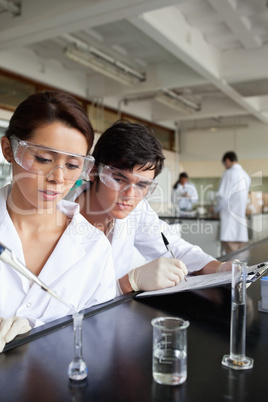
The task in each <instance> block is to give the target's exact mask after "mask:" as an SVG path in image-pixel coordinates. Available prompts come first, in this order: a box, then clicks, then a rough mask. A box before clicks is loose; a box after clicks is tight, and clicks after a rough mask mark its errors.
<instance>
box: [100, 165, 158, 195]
mask: <svg viewBox="0 0 268 402" xmlns="http://www.w3.org/2000/svg"><path fill="white" fill-rule="evenodd" d="M98 173H99V178H100V180H101V182H102V183H104V184H105V185H106V186H108V187H110V188H111V189H113V190H115V191H120V192H121V191H127V190H128V189H129V188H130V187H133V189H134V195H135V196H136V197H145V196H146V195H151V194H153V192H154V190H155V188H156V186H157V181H156V180H153V179H148V178H147V177H145V176H142V175H139V174H137V173H131V172H129V171H127V170H121V169H117V168H116V167H112V166H107V165H103V164H102V163H101V164H100V165H99V169H98Z"/></svg>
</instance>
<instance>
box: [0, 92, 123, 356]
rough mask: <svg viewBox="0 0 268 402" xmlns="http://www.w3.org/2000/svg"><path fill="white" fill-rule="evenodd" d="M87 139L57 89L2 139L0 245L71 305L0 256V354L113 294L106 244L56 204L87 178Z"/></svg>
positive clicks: (22, 111)
mask: <svg viewBox="0 0 268 402" xmlns="http://www.w3.org/2000/svg"><path fill="white" fill-rule="evenodd" d="M93 139H94V131H93V129H92V126H91V124H90V122H89V120H88V117H87V115H86V113H85V111H84V110H83V109H82V107H81V106H80V105H79V103H78V102H77V101H76V100H75V99H74V98H73V97H71V96H70V95H67V94H65V93H62V92H57V91H55V92H54V91H47V92H43V93H42V92H41V93H38V94H34V95H31V96H29V97H28V98H27V99H26V100H25V101H23V102H22V103H21V104H20V105H19V106H18V107H17V109H16V110H15V112H14V114H13V116H12V118H11V120H10V124H9V127H8V128H7V130H6V133H5V135H4V137H3V138H2V139H1V145H2V151H3V155H4V157H5V158H6V160H7V161H8V162H9V163H10V164H11V165H12V173H13V174H12V183H11V184H10V185H7V186H5V187H4V188H2V189H1V190H0V243H1V244H2V245H3V246H4V247H6V248H8V249H10V250H12V251H13V252H14V254H15V256H16V257H17V259H18V260H19V261H20V262H21V263H22V264H24V265H25V266H26V267H27V268H28V269H29V270H30V271H31V272H32V273H33V274H35V275H36V276H38V277H39V278H40V280H41V281H42V282H43V283H45V284H46V285H47V286H49V287H50V288H52V290H53V291H55V292H56V293H57V295H58V296H59V297H60V298H61V299H62V300H63V301H65V302H67V303H68V304H69V305H70V308H68V307H66V306H65V305H64V304H61V303H60V302H59V301H58V300H57V299H54V298H53V297H51V296H50V295H49V294H48V293H47V292H44V290H43V289H41V287H39V286H38V285H37V284H36V283H31V282H30V281H29V280H28V279H27V278H25V277H24V276H23V275H22V274H20V273H19V272H17V271H16V270H15V269H14V268H12V267H11V266H10V265H9V264H7V263H6V262H4V261H2V260H1V259H0V317H1V318H0V352H1V351H2V350H3V348H4V346H5V344H6V343H7V342H10V341H11V340H12V339H13V338H14V337H15V336H16V335H17V334H21V333H25V332H27V331H29V330H30V329H31V328H33V327H35V326H38V325H42V324H44V323H47V322H50V321H52V320H55V319H58V318H60V317H63V316H66V315H68V314H72V313H73V311H75V310H77V311H79V310H81V309H84V308H86V307H90V306H92V305H95V304H98V303H103V302H106V301H108V300H110V299H112V298H114V296H115V291H116V286H115V283H116V281H115V275H114V270H113V260H112V253H111V246H110V244H109V242H108V240H107V239H106V237H105V236H104V235H103V234H102V233H101V232H100V231H99V230H97V229H96V228H94V227H93V226H92V225H90V224H89V223H88V222H87V221H86V219H85V218H83V216H82V215H81V214H80V213H79V206H78V205H77V204H76V203H72V202H69V201H65V200H62V198H63V197H64V196H65V195H66V194H67V193H68V191H69V190H70V189H71V187H72V186H73V184H74V183H75V182H76V181H77V180H78V179H79V177H84V178H88V175H89V172H90V170H91V168H92V166H93V164H94V158H93V157H91V156H89V151H90V149H91V147H92V143H93Z"/></svg>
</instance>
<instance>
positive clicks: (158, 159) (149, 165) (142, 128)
mask: <svg viewBox="0 0 268 402" xmlns="http://www.w3.org/2000/svg"><path fill="white" fill-rule="evenodd" d="M92 155H93V156H94V158H95V165H96V166H97V167H98V166H99V164H100V163H103V164H104V165H109V166H114V167H117V168H118V169H122V170H129V171H132V170H133V168H134V167H135V166H137V165H140V170H155V176H154V177H156V176H157V175H158V174H159V173H160V172H161V170H162V168H163V164H164V159H165V157H164V155H163V152H162V146H161V144H160V142H159V141H158V139H157V138H156V137H155V135H154V132H153V130H152V129H151V128H150V127H148V126H146V125H142V124H134V123H130V122H129V121H126V120H119V121H117V122H115V123H114V124H113V125H112V126H111V127H109V128H108V129H107V130H106V131H104V133H103V134H102V135H101V136H100V138H99V140H98V141H97V143H96V145H95V148H94V151H93V153H92Z"/></svg>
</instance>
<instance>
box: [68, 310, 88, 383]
mask: <svg viewBox="0 0 268 402" xmlns="http://www.w3.org/2000/svg"><path fill="white" fill-rule="evenodd" d="M83 317H84V314H82V313H75V314H73V323H74V359H73V360H72V361H71V363H70V364H69V367H68V376H69V378H70V380H72V381H82V380H85V379H86V378H87V372H88V369H87V365H86V362H85V361H84V359H83V357H82V322H83Z"/></svg>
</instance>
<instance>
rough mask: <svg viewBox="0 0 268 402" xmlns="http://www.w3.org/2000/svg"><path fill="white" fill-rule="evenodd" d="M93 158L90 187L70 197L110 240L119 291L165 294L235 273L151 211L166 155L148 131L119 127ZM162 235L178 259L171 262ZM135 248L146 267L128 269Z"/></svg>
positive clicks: (104, 136) (99, 143) (106, 137)
mask: <svg viewBox="0 0 268 402" xmlns="http://www.w3.org/2000/svg"><path fill="white" fill-rule="evenodd" d="M92 155H93V156H94V158H95V166H94V168H93V170H92V172H91V174H90V175H91V182H90V183H86V184H84V185H82V186H81V187H80V188H78V189H75V191H74V193H70V194H68V198H70V199H76V202H78V203H79V204H80V208H81V214H82V215H83V216H84V217H85V218H86V219H87V220H88V221H89V222H90V223H91V224H92V225H94V226H95V227H97V228H99V229H100V230H102V231H103V232H104V233H105V234H106V236H107V237H108V239H109V240H110V242H111V245H112V250H113V260H114V268H115V274H116V278H117V279H118V282H117V284H118V285H119V289H118V291H119V292H123V293H126V292H129V291H132V290H135V291H138V290H156V289H162V288H166V287H170V286H174V285H176V284H178V283H179V282H180V281H182V280H184V278H185V275H187V273H188V272H189V273H191V274H196V273H198V274H209V273H215V272H218V271H224V270H230V269H231V262H230V261H229V262H225V263H221V262H220V261H217V260H215V258H213V257H211V256H209V255H208V254H206V253H205V252H203V251H202V250H201V248H200V247H198V246H194V245H192V244H190V243H188V242H186V241H184V240H183V239H181V238H180V237H179V236H178V235H176V234H174V233H173V232H172V227H171V226H169V225H168V224H167V223H165V222H163V221H161V220H160V219H159V218H158V215H157V213H156V212H155V211H154V210H153V209H152V208H151V207H150V205H149V203H148V201H147V199H146V196H148V195H151V194H152V193H153V191H154V189H155V187H156V185H157V182H156V180H155V177H156V176H157V175H158V174H159V173H160V172H161V170H162V167H163V162H164V155H163V153H162V147H161V144H160V142H159V141H158V140H157V139H156V138H155V136H154V133H153V132H152V130H151V129H150V128H149V127H147V126H144V125H140V124H132V123H129V122H126V121H119V122H116V123H115V124H114V125H113V126H111V127H110V128H108V129H107V130H106V131H105V132H104V133H103V134H102V135H101V136H100V138H99V140H98V141H97V143H96V145H95V148H94V150H93V153H92ZM161 232H163V233H164V235H165V236H166V237H167V239H168V241H169V243H170V246H171V248H172V249H173V252H174V254H175V257H176V258H175V259H174V258H170V253H169V252H168V251H167V250H166V247H165V245H164V243H163V239H162V236H161ZM135 247H136V248H137V249H138V250H139V252H140V253H141V254H142V255H143V256H144V257H145V259H146V260H147V261H148V263H147V264H144V265H141V266H140V267H136V268H134V269H130V263H131V260H132V255H133V252H134V249H135ZM186 266H187V268H186Z"/></svg>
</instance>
